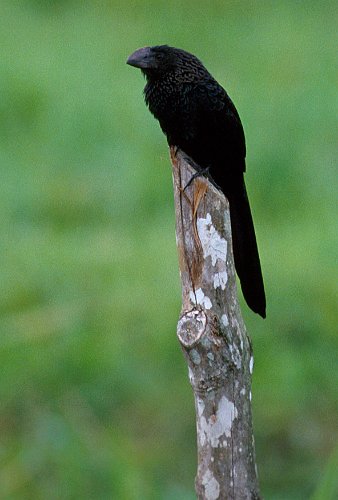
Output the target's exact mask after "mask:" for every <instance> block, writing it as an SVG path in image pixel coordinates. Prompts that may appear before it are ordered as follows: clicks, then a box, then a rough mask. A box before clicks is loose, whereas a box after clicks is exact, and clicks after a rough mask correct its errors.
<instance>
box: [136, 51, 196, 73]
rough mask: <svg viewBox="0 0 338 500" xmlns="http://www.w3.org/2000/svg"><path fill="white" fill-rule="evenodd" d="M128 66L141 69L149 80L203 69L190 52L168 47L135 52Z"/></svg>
mask: <svg viewBox="0 0 338 500" xmlns="http://www.w3.org/2000/svg"><path fill="white" fill-rule="evenodd" d="M127 64H129V65H130V66H134V67H135V68H140V69H141V71H142V72H143V73H144V74H145V75H146V77H147V78H148V79H151V78H157V77H159V76H161V75H164V74H168V73H177V72H179V73H182V72H183V71H184V69H185V68H190V69H191V68H192V67H193V66H195V68H203V69H204V67H203V65H202V63H201V62H200V61H199V60H198V59H197V57H195V56H193V55H192V54H190V53H189V52H186V51H185V50H182V49H176V48H175V47H169V46H168V45H157V46H155V47H143V48H142V49H138V50H136V51H135V52H133V53H132V54H131V55H130V56H129V57H128V59H127Z"/></svg>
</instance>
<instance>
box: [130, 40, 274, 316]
mask: <svg viewBox="0 0 338 500" xmlns="http://www.w3.org/2000/svg"><path fill="white" fill-rule="evenodd" d="M127 64H130V65H131V66H135V67H136V68H140V69H141V70H142V72H143V73H144V75H145V76H146V79H147V84H146V86H145V88H144V95H145V101H146V103H147V105H148V107H149V109H150V111H151V113H152V114H153V115H154V116H155V118H157V119H158V121H159V122H160V125H161V128H162V130H163V132H164V133H165V135H166V136H167V140H168V144H169V145H170V146H177V147H179V148H180V149H182V150H183V151H184V152H185V153H186V154H187V155H188V156H189V157H190V158H191V159H192V160H193V161H194V162H195V163H196V164H197V165H198V166H199V169H200V170H201V172H202V173H203V172H205V171H206V169H207V170H208V172H210V175H211V176H212V179H213V180H214V181H215V183H216V184H217V185H218V186H219V188H220V189H221V190H222V191H223V193H224V194H225V196H226V197H227V199H228V201H229V205H230V217H231V230H232V241H233V252H234V259H235V267H236V271H237V274H238V277H239V279H240V282H241V286H242V291H243V295H244V298H245V300H246V302H247V304H248V305H249V307H250V308H251V309H252V310H253V311H254V312H256V313H258V314H260V315H261V316H262V317H263V318H265V307H266V302H265V292H264V284H263V277H262V271H261V266H260V261H259V255H258V249H257V243H256V236H255V230H254V226H253V221H252V216H251V211H250V206H249V201H248V197H247V193H246V188H245V184H244V172H245V156H246V148H245V137H244V131H243V127H242V124H241V120H240V118H239V115H238V113H237V110H236V108H235V106H234V104H233V102H232V101H231V99H230V97H229V96H228V94H227V93H226V91H225V90H224V89H223V88H222V87H221V86H220V85H219V84H218V83H217V81H216V80H215V79H214V78H213V77H212V76H211V74H210V73H209V72H208V71H207V69H206V68H205V67H204V66H203V64H202V63H201V61H200V60H199V59H197V57H195V56H194V55H192V54H190V53H189V52H186V51H184V50H181V49H176V48H174V47H169V46H167V45H160V46H155V47H144V48H142V49H138V50H136V52H134V53H133V54H131V56H130V57H129V58H128V60H127Z"/></svg>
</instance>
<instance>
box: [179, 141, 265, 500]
mask: <svg viewBox="0 0 338 500" xmlns="http://www.w3.org/2000/svg"><path fill="white" fill-rule="evenodd" d="M170 153H171V162H172V167H173V182H174V196H175V211H176V239H177V247H178V255H179V267H180V275H181V282H182V311H181V316H180V319H179V321H178V325H177V335H178V339H179V341H180V344H181V347H182V350H183V354H184V356H185V358H186V360H187V363H188V369H189V378H190V382H191V385H192V388H193V392H194V397H195V406H196V423H197V447H198V470H197V476H196V481H195V486H196V493H197V496H198V498H199V499H206V500H216V499H227V500H229V499H233V500H241V499H259V498H260V494H259V486H258V479H257V472H256V465H255V450H254V439H253V430H252V417H251V375H252V368H253V355H252V349H251V343H250V339H249V337H248V335H247V333H246V329H245V325H244V322H243V319H242V315H241V311H240V308H239V305H238V300H237V288H236V275H235V268H234V262H233V255H232V244H231V227H230V214H229V204H228V201H227V200H226V198H225V197H224V196H223V194H222V193H221V192H220V191H218V190H217V189H215V187H214V186H213V185H212V184H211V183H210V182H209V181H208V180H207V179H205V178H204V177H198V178H196V179H194V180H193V182H191V184H190V185H189V186H188V187H187V189H185V190H184V188H185V186H186V185H187V184H188V182H189V181H190V179H191V177H192V175H194V173H195V170H194V169H193V168H192V166H191V165H190V164H189V163H188V162H187V161H186V158H185V156H184V155H183V153H182V152H180V151H179V150H176V149H175V148H171V151H170Z"/></svg>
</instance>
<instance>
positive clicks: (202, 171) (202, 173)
mask: <svg viewBox="0 0 338 500" xmlns="http://www.w3.org/2000/svg"><path fill="white" fill-rule="evenodd" d="M209 168H210V167H206V168H202V169H200V170H199V171H198V172H196V173H195V174H194V175H192V176H191V178H190V179H189V181H188V183H187V184H186V186H185V188H184V189H183V191H185V190H186V189H187V188H188V187H189V186H190V184H191V183H192V182H193V181H194V180H195V179H197V178H198V177H202V176H204V177H209Z"/></svg>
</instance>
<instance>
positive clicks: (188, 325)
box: [177, 309, 207, 349]
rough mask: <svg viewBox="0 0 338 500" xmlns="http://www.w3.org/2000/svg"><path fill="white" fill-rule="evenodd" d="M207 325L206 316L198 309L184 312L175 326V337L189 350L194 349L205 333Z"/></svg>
mask: <svg viewBox="0 0 338 500" xmlns="http://www.w3.org/2000/svg"><path fill="white" fill-rule="evenodd" d="M206 325H207V317H206V314H205V313H204V312H203V311H202V310H199V309H192V310H191V311H187V312H185V313H184V314H183V315H182V316H181V317H180V319H179V321H178V324H177V336H178V339H179V341H180V343H181V344H182V345H183V346H184V347H186V348H189V349H191V348H192V347H194V346H195V345H196V344H197V343H198V341H199V340H200V338H201V337H202V335H203V334H204V332H205V328H206Z"/></svg>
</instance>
